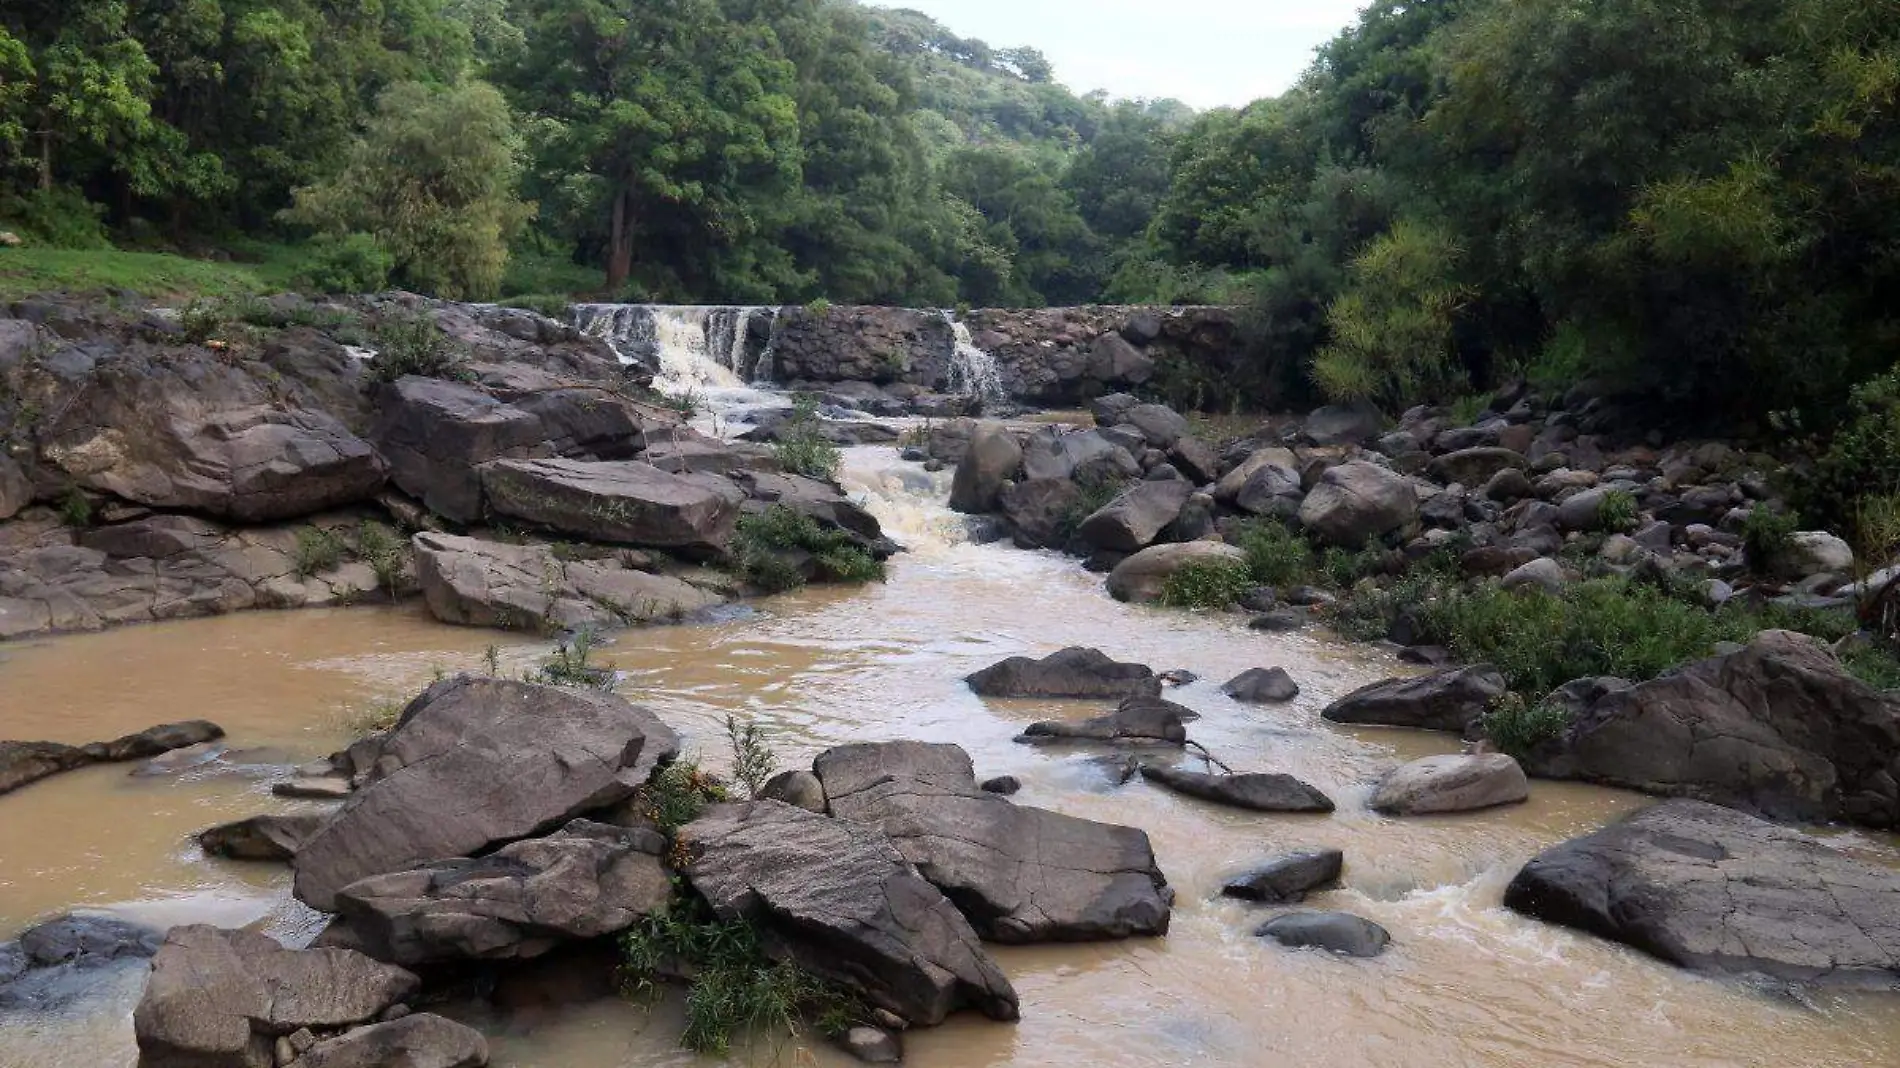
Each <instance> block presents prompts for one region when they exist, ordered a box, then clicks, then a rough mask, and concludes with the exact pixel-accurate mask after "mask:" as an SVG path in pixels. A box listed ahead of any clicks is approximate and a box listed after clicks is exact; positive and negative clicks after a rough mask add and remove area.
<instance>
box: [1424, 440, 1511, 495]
mask: <svg viewBox="0 0 1900 1068" xmlns="http://www.w3.org/2000/svg"><path fill="white" fill-rule="evenodd" d="M1529 466H1530V461H1529V460H1527V459H1525V458H1524V456H1523V455H1522V454H1521V453H1516V452H1512V451H1511V450H1510V449H1503V448H1499V447H1497V446H1495V445H1481V446H1478V447H1476V448H1471V449H1459V450H1458V451H1456V452H1448V453H1446V454H1445V455H1443V456H1440V457H1438V458H1437V459H1435V460H1433V461H1432V462H1431V466H1430V467H1429V468H1427V470H1428V471H1430V472H1431V476H1432V477H1433V478H1435V479H1437V480H1438V481H1440V482H1443V483H1446V484H1450V483H1453V482H1456V483H1458V484H1459V485H1462V486H1465V487H1467V488H1475V487H1478V486H1483V485H1487V484H1488V483H1490V481H1491V479H1492V478H1494V477H1496V476H1497V475H1498V474H1499V473H1500V472H1503V471H1521V470H1523V469H1524V468H1527V467H1529Z"/></svg>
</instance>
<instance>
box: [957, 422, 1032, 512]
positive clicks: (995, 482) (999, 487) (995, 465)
mask: <svg viewBox="0 0 1900 1068" xmlns="http://www.w3.org/2000/svg"><path fill="white" fill-rule="evenodd" d="M1022 465H1023V448H1022V446H1021V445H1019V444H1017V442H1016V438H1015V436H1014V435H1013V434H1011V433H1010V432H1009V430H1008V429H1007V428H1005V427H1004V426H1003V424H1001V423H993V422H982V423H978V424H977V425H976V429H975V431H974V432H973V433H972V434H971V437H970V447H969V451H968V452H966V453H965V454H964V456H963V459H962V460H960V461H958V462H957V473H956V476H955V477H954V478H953V479H952V480H951V483H950V507H951V508H954V509H956V510H957V511H959V512H968V513H970V514H973V515H981V514H984V513H988V512H994V511H996V510H997V507H998V505H999V504H1000V501H999V495H1000V494H1001V493H1002V492H1003V484H1004V483H1005V482H1007V481H1009V480H1010V479H1012V478H1014V477H1016V472H1017V471H1018V470H1020V469H1021V468H1022Z"/></svg>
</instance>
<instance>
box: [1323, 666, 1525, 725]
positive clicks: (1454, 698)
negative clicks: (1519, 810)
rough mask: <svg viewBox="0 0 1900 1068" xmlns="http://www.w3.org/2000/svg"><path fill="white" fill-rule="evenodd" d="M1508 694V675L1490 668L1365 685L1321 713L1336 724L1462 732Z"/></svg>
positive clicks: (1454, 671) (1440, 673)
mask: <svg viewBox="0 0 1900 1068" xmlns="http://www.w3.org/2000/svg"><path fill="white" fill-rule="evenodd" d="M1503 693H1504V677H1503V676H1502V675H1499V674H1498V673H1497V672H1496V671H1494V670H1492V669H1491V668H1490V667H1488V666H1485V665H1479V666H1476V667H1461V668H1450V669H1447V670H1443V671H1435V672H1432V673H1430V674H1427V675H1421V676H1419V677H1417V678H1412V679H1388V680H1386V681H1384V682H1375V683H1373V684H1372V685H1370V686H1362V687H1360V688H1359V689H1357V690H1354V691H1353V692H1351V693H1349V694H1347V695H1346V696H1344V697H1342V698H1340V699H1339V700H1337V701H1335V702H1333V703H1332V704H1330V705H1328V706H1326V710H1325V711H1324V712H1322V713H1321V715H1323V716H1324V717H1325V718H1326V719H1329V720H1331V721H1333V722H1334V723H1357V724H1366V725H1370V726H1380V727H1411V728H1414V729H1417V730H1433V731H1452V732H1456V733H1463V732H1465V731H1466V730H1468V729H1470V727H1471V726H1472V724H1474V723H1476V722H1477V721H1478V720H1479V719H1481V718H1483V716H1484V713H1485V711H1486V710H1487V709H1489V708H1490V705H1491V702H1492V701H1494V700H1496V699H1497V698H1498V697H1499V695H1501V694H1503Z"/></svg>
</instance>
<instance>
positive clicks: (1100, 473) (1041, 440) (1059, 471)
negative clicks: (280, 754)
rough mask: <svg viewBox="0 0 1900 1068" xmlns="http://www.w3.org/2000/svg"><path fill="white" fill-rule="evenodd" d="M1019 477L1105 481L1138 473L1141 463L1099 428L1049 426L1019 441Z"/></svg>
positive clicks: (1126, 477) (1134, 476) (1133, 476)
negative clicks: (1066, 430) (1021, 451)
mask: <svg viewBox="0 0 1900 1068" xmlns="http://www.w3.org/2000/svg"><path fill="white" fill-rule="evenodd" d="M1023 477H1024V478H1025V479H1028V480H1032V481H1033V480H1036V479H1060V480H1063V481H1086V482H1108V481H1114V480H1118V479H1131V478H1140V477H1141V464H1140V463H1139V462H1137V461H1136V459H1135V457H1134V456H1132V455H1130V454H1129V452H1128V450H1127V449H1124V448H1122V447H1121V446H1120V445H1117V444H1115V443H1114V442H1112V441H1110V440H1108V439H1107V438H1106V437H1103V436H1102V434H1101V433H1100V432H1099V431H1095V430H1083V431H1078V432H1068V433H1065V432H1063V431H1062V430H1061V429H1060V428H1058V427H1049V428H1048V429H1046V430H1042V431H1039V432H1037V433H1035V434H1032V435H1030V437H1029V440H1028V441H1026V442H1025V443H1024V444H1023Z"/></svg>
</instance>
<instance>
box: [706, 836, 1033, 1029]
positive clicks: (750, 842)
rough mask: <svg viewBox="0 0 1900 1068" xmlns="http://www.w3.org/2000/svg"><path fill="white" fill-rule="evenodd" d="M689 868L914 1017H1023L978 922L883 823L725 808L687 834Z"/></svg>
mask: <svg viewBox="0 0 1900 1068" xmlns="http://www.w3.org/2000/svg"><path fill="white" fill-rule="evenodd" d="M680 836H681V838H682V840H684V841H685V842H687V843H689V844H690V846H691V850H692V856H693V860H692V862H691V863H690V864H689V865H688V866H687V869H686V876H687V879H688V880H689V881H690V882H691V883H692V886H693V889H694V890H696V891H698V892H699V893H700V895H701V896H703V897H704V898H705V899H706V901H707V902H708V903H709V904H710V905H711V906H712V908H713V911H714V912H715V913H717V914H718V916H719V917H720V918H721V919H726V920H737V919H744V920H748V921H751V922H753V923H755V924H757V925H758V926H759V927H760V929H761V931H762V932H763V933H764V935H765V936H766V940H767V945H768V946H770V947H771V948H772V951H773V952H774V953H775V954H779V955H782V956H783V957H785V958H786V959H789V960H791V961H793V962H794V963H796V964H797V965H798V966H800V967H801V968H804V969H806V970H807V971H810V972H812V973H813V974H816V975H820V976H823V977H825V978H828V979H831V980H834V981H836V982H838V983H841V984H843V985H845V986H846V987H848V988H849V989H852V990H854V991H856V992H857V993H858V994H860V995H861V996H862V997H864V998H865V1000H867V1001H868V1002H870V1003H871V1004H872V1005H873V1006H875V1007H877V1008H881V1009H885V1010H887V1011H889V1012H892V1013H895V1014H896V1015H897V1016H899V1017H900V1018H902V1019H903V1020H905V1021H906V1022H908V1023H911V1024H919V1025H930V1024H938V1023H942V1022H943V1020H944V1018H945V1017H947V1016H948V1015H949V1014H950V1013H952V1012H954V1011H956V1010H957V1009H961V1008H974V1009H976V1010H978V1011H980V1012H982V1013H984V1014H985V1015H987V1016H989V1017H990V1018H992V1019H996V1020H1014V1019H1016V1018H1017V1016H1018V1009H1017V1004H1016V991H1015V990H1014V988H1012V987H1011V986H1010V984H1009V980H1008V978H1006V977H1005V976H1004V975H1003V972H1002V969H1000V968H998V967H997V966H996V962H995V961H993V960H991V959H990V956H989V954H988V953H986V952H984V950H983V946H982V943H981V942H980V941H979V940H978V938H977V935H976V932H975V931H974V930H972V929H971V928H970V924H969V921H968V920H966V919H964V918H963V914H962V913H960V912H958V911H957V910H956V907H955V906H953V905H952V904H951V903H950V901H949V900H948V899H947V898H945V897H944V896H943V894H942V892H940V891H939V890H938V889H937V888H936V887H934V886H932V885H930V883H928V882H926V881H925V880H924V879H923V877H922V876H920V875H919V874H918V873H917V869H916V868H915V867H913V866H912V865H911V863H910V862H909V861H908V860H906V859H904V855H903V854H902V853H900V852H899V851H898V849H897V847H896V846H895V845H893V844H892V842H891V840H890V839H889V838H887V837H885V835H884V834H883V833H881V832H879V831H878V830H876V829H875V828H872V827H867V826H865V825H863V824H859V823H854V822H852V821H850V820H838V819H828V818H826V817H824V816H820V815H817V814H815V813H811V812H806V811H805V810H803V809H799V808H793V807H792V806H790V805H785V804H781V803H779V802H777V801H754V802H751V803H749V804H736V805H715V806H712V807H711V808H708V809H707V810H706V811H705V813H704V814H702V815H701V816H700V817H699V818H698V819H696V820H694V821H693V822H692V823H690V824H687V825H686V826H685V827H684V828H682V830H681V832H680Z"/></svg>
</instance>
